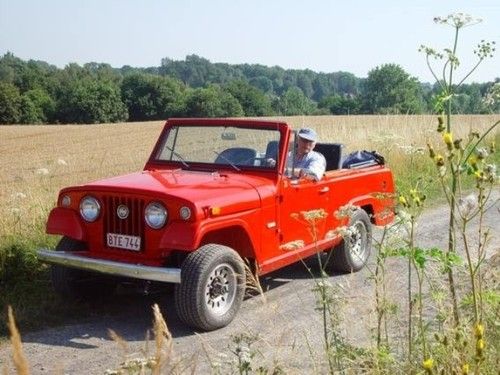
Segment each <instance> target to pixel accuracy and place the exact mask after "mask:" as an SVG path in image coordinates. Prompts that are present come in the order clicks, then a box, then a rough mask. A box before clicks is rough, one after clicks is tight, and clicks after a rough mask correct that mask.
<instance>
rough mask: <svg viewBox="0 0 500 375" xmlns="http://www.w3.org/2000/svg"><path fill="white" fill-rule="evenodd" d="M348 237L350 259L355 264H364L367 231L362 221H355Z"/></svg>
mask: <svg viewBox="0 0 500 375" xmlns="http://www.w3.org/2000/svg"><path fill="white" fill-rule="evenodd" d="M350 229H351V236H350V237H349V251H350V253H351V256H352V259H353V260H354V261H355V262H357V263H364V262H365V261H366V257H367V252H368V250H367V242H368V239H367V237H368V234H367V233H368V231H367V229H366V226H365V224H364V223H363V222H362V221H357V222H356V223H354V225H352V226H351V228H350Z"/></svg>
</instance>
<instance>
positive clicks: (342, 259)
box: [330, 209, 372, 272]
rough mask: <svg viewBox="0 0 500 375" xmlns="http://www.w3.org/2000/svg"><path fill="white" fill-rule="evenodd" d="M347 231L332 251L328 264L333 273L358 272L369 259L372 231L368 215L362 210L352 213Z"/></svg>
mask: <svg viewBox="0 0 500 375" xmlns="http://www.w3.org/2000/svg"><path fill="white" fill-rule="evenodd" d="M348 229H349V235H348V236H346V237H345V238H344V239H343V240H342V242H341V243H340V244H338V245H337V246H336V247H335V248H334V249H333V250H332V252H333V253H332V254H331V263H330V264H331V268H332V269H333V270H335V271H340V272H356V271H359V270H360V269H362V268H363V267H364V266H365V264H366V262H367V261H368V258H369V257H370V252H371V243H372V230H371V223H370V218H369V217H368V214H367V213H366V212H365V211H364V210H362V209H359V210H357V211H356V212H354V214H353V215H352V216H351V219H350V222H349V228H348Z"/></svg>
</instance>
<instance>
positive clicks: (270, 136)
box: [38, 119, 394, 330]
mask: <svg viewBox="0 0 500 375" xmlns="http://www.w3.org/2000/svg"><path fill="white" fill-rule="evenodd" d="M296 138H297V135H296V132H294V131H293V130H292V128H291V127H290V126H289V125H288V124H286V123H284V122H277V121H261V120H229V119H170V120H168V121H167V122H166V124H165V127H164V129H163V131H162V133H161V135H160V137H159V139H158V141H157V143H156V146H155V147H154V149H153V152H152V153H151V156H150V158H149V160H148V161H147V163H146V165H145V167H144V170H143V171H141V172H137V173H131V174H127V175H123V176H119V177H113V178H107V179H103V180H99V181H95V182H91V183H88V184H85V185H81V186H73V187H69V188H65V189H63V190H61V192H60V193H59V197H58V201H57V207H56V208H54V209H53V210H52V211H51V212H50V215H49V218H48V223H47V233H50V234H57V235H61V236H62V239H61V240H60V242H59V244H58V245H57V247H56V249H55V251H54V250H47V249H41V250H39V251H38V255H39V258H40V259H41V260H42V261H45V262H47V263H50V264H51V265H52V267H51V272H52V281H53V285H54V288H55V290H56V291H57V292H58V293H60V294H61V295H63V296H65V297H74V298H82V297H85V296H89V295H91V294H90V293H89V292H91V291H94V292H95V291H96V290H97V291H98V292H99V293H101V294H103V293H108V292H112V291H113V290H114V288H115V287H116V286H117V284H118V283H119V282H121V281H123V280H131V279H132V280H134V279H135V280H137V279H138V280H143V281H144V283H148V282H164V283H174V284H175V307H176V310H177V313H178V315H179V317H180V319H181V320H182V321H183V322H184V323H186V324H188V325H190V326H192V327H194V328H197V329H201V330H213V329H217V328H220V327H223V326H226V325H227V324H229V323H230V322H231V321H232V320H233V318H234V317H235V315H236V313H237V311H238V309H239V308H240V305H241V303H242V300H243V297H244V294H245V286H246V272H255V273H256V274H258V275H264V274H267V273H269V272H272V271H274V270H277V269H280V268H282V267H285V266H287V265H289V264H291V263H294V262H298V261H300V260H302V259H304V258H306V257H309V256H311V255H313V254H315V253H319V252H332V253H331V254H330V255H331V256H329V258H330V263H331V264H330V266H331V269H333V270H336V271H341V272H353V271H358V270H360V269H361V268H362V267H363V266H364V265H365V263H366V262H367V259H368V257H369V255H370V248H371V224H375V225H385V224H388V223H389V222H391V221H392V220H393V216H394V215H393V211H392V199H391V197H390V196H391V194H392V193H393V192H394V184H393V179H392V174H391V172H390V170H389V169H388V168H387V167H385V166H384V165H383V163H380V162H377V160H365V161H360V162H357V163H342V145H340V144H336V143H318V144H316V148H315V150H316V151H318V152H320V153H322V154H323V155H324V156H325V158H326V161H327V167H326V172H325V173H324V176H323V177H322V178H321V179H320V180H319V181H315V180H312V179H310V178H307V176H306V177H304V178H300V179H297V178H292V177H289V176H294V174H293V170H292V173H290V169H293V168H294V167H293V165H294V163H293V155H294V152H293V150H294V147H295V146H296ZM343 206H344V207H345V206H347V207H351V211H352V212H351V213H352V214H351V215H350V216H349V217H341V216H339V215H336V214H335V213H336V212H337V211H338V210H339V208H341V207H343ZM308 212H324V213H326V215H323V216H324V218H322V219H321V220H319V221H317V223H316V224H315V226H314V236H312V235H311V233H312V231H311V226H310V225H308V223H307V221H306V220H303V217H304V216H305V215H306V214H307V213H308ZM301 215H302V216H301ZM342 227H347V228H349V230H347V231H342V230H339V229H340V228H342ZM340 233H349V234H348V236H346V235H344V236H342V235H341V234H340ZM246 264H247V265H248V266H246ZM160 285H161V284H160Z"/></svg>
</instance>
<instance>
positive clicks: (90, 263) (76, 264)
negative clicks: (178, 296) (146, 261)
mask: <svg viewBox="0 0 500 375" xmlns="http://www.w3.org/2000/svg"><path fill="white" fill-rule="evenodd" d="M37 254H38V259H39V260H41V261H42V262H46V263H51V264H56V265H59V266H65V267H71V268H78V269H82V270H86V271H95V272H101V273H105V274H108V275H114V276H123V277H132V278H135V279H141V280H152V281H163V282H167V283H176V284H179V283H180V282H181V270H180V268H164V267H150V266H142V265H139V264H129V263H121V262H114V261H110V260H103V259H95V258H87V257H83V256H80V255H75V254H72V253H71V252H67V251H53V250H47V249H40V250H38V251H37Z"/></svg>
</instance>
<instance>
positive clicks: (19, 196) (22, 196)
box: [10, 191, 27, 199]
mask: <svg viewBox="0 0 500 375" xmlns="http://www.w3.org/2000/svg"><path fill="white" fill-rule="evenodd" d="M10 197H11V198H12V199H25V198H26V197H27V195H26V194H24V193H22V192H20V191H18V192H17V193H13V194H11V196H10Z"/></svg>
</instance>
